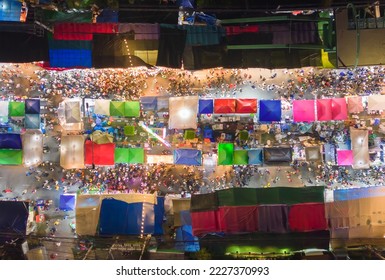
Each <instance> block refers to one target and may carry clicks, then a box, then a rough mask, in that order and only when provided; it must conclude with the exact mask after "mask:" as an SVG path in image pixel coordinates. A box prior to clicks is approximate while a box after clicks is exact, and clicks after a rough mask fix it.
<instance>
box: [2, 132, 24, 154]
mask: <svg viewBox="0 0 385 280" xmlns="http://www.w3.org/2000/svg"><path fill="white" fill-rule="evenodd" d="M21 148H22V144H21V137H20V134H16V133H3V134H0V149H15V150H21Z"/></svg>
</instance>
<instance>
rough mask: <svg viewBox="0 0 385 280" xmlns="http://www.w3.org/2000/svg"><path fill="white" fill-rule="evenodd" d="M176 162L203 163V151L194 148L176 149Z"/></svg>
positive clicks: (187, 163) (185, 163)
mask: <svg viewBox="0 0 385 280" xmlns="http://www.w3.org/2000/svg"><path fill="white" fill-rule="evenodd" d="M174 163H175V164H184V165H202V151H200V150H194V149H177V150H174Z"/></svg>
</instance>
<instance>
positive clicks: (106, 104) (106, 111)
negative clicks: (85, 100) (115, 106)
mask: <svg viewBox="0 0 385 280" xmlns="http://www.w3.org/2000/svg"><path fill="white" fill-rule="evenodd" d="M110 102H111V100H105V99H96V100H95V109H94V111H95V114H98V115H105V116H109V115H110Z"/></svg>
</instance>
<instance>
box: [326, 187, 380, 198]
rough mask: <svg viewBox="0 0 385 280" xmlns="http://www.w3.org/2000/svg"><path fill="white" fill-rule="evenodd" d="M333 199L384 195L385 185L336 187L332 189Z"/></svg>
mask: <svg viewBox="0 0 385 280" xmlns="http://www.w3.org/2000/svg"><path fill="white" fill-rule="evenodd" d="M333 196H334V201H344V200H354V199H360V198H369V197H378V196H384V197H385V187H365V188H353V189H337V190H334V191H333Z"/></svg>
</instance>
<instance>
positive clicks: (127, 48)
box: [124, 39, 134, 67]
mask: <svg viewBox="0 0 385 280" xmlns="http://www.w3.org/2000/svg"><path fill="white" fill-rule="evenodd" d="M124 45H125V46H126V50H127V55H128V59H129V60H130V66H131V67H133V66H134V65H133V63H132V58H131V51H130V48H129V47H128V42H127V39H124Z"/></svg>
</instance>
